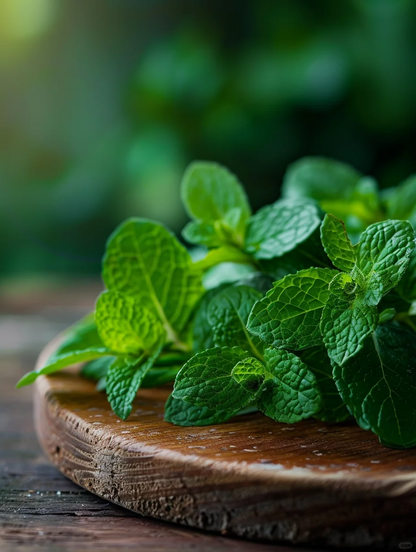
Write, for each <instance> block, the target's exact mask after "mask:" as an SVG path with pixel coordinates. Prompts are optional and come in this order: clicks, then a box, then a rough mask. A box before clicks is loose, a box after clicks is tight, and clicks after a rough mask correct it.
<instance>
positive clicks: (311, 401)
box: [257, 349, 321, 424]
mask: <svg viewBox="0 0 416 552" xmlns="http://www.w3.org/2000/svg"><path fill="white" fill-rule="evenodd" d="M264 359H265V364H266V368H265V369H264V370H265V373H266V379H265V381H264V383H263V385H262V386H261V388H260V391H259V394H258V397H259V398H258V400H257V408H258V409H259V410H261V412H263V413H264V414H266V416H269V417H270V418H272V419H273V420H275V421H276V422H285V423H289V424H292V423H294V422H298V421H300V420H303V419H304V418H309V417H310V416H313V415H314V414H315V413H316V412H318V411H319V410H320V408H321V394H320V392H319V389H318V386H317V383H316V379H315V376H314V374H313V372H312V371H311V370H309V369H308V367H307V366H306V365H305V364H304V363H303V362H302V361H301V359H300V358H299V357H297V356H296V355H294V354H293V353H289V352H288V351H282V350H278V349H266V351H265V354H264Z"/></svg>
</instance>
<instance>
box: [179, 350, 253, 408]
mask: <svg viewBox="0 0 416 552" xmlns="http://www.w3.org/2000/svg"><path fill="white" fill-rule="evenodd" d="M249 357H250V355H249V354H248V353H247V352H245V351H243V350H242V349H240V348H239V347H233V348H230V347H223V348H221V349H220V348H219V347H216V348H213V349H208V350H206V351H203V352H202V353H197V354H196V355H195V356H193V357H192V358H191V359H190V360H189V361H188V362H187V363H186V364H185V365H184V366H183V368H182V369H181V370H180V372H179V373H178V375H177V377H176V381H175V386H174V390H173V397H174V398H175V399H181V400H184V401H186V402H189V403H190V404H193V405H195V406H206V407H207V408H209V409H212V410H216V409H220V410H224V411H227V412H235V411H236V410H241V409H242V408H244V407H245V406H247V404H248V403H249V402H251V400H252V398H253V393H252V392H251V391H247V390H246V389H244V387H243V386H241V385H239V383H237V381H235V380H234V379H233V378H232V376H231V373H232V370H233V368H234V366H235V365H236V364H238V363H239V362H240V361H242V360H245V359H247V358H249Z"/></svg>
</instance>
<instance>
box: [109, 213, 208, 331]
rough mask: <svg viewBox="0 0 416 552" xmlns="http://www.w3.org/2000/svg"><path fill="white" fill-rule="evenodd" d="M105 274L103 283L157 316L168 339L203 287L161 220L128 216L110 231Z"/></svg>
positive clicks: (182, 322) (182, 325)
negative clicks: (113, 230) (114, 229)
mask: <svg viewBox="0 0 416 552" xmlns="http://www.w3.org/2000/svg"><path fill="white" fill-rule="evenodd" d="M103 279H104V282H105V284H106V287H107V289H109V290H110V291H119V292H121V293H125V294H126V295H129V296H131V297H133V298H134V299H135V301H136V302H137V303H138V304H139V305H141V306H142V307H144V308H147V309H149V310H151V311H152V312H153V314H155V315H156V316H158V318H159V319H160V320H161V322H162V323H163V325H164V327H165V330H166V333H167V339H168V340H169V341H178V334H180V332H182V330H183V329H184V328H185V326H186V324H187V322H188V319H189V317H190V315H191V313H192V311H193V309H194V307H195V305H196V303H197V301H198V300H199V299H200V297H201V295H202V293H203V289H202V283H201V275H200V274H199V273H198V271H197V270H195V268H194V267H193V265H192V261H191V257H190V255H189V253H188V252H187V251H186V249H185V248H184V247H183V246H182V245H181V244H180V243H179V242H178V240H177V239H176V238H175V237H174V236H173V235H172V234H171V232H169V231H168V230H167V229H166V228H165V227H164V226H162V225H160V224H157V223H155V222H151V221H148V220H145V219H130V220H128V221H126V222H125V223H123V224H122V225H121V226H119V227H118V228H117V230H116V231H115V232H114V233H113V235H112V236H111V237H110V239H109V241H108V244H107V250H106V254H105V257H104V260H103Z"/></svg>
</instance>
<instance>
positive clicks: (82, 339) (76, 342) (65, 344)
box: [53, 313, 104, 356]
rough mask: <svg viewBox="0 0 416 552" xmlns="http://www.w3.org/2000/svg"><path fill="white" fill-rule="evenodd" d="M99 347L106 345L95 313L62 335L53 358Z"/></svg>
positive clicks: (88, 315)
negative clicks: (98, 328)
mask: <svg viewBox="0 0 416 552" xmlns="http://www.w3.org/2000/svg"><path fill="white" fill-rule="evenodd" d="M97 347H98V348H101V347H104V344H103V342H102V339H101V337H100V336H99V334H98V331H97V325H96V323H95V317H94V313H91V314H87V316H85V317H84V318H82V319H81V320H79V321H78V322H76V323H75V324H73V325H72V326H70V327H69V328H68V329H67V330H65V331H64V332H63V333H62V341H61V343H60V344H59V345H58V347H57V349H56V350H55V351H54V353H53V356H59V355H63V354H66V353H72V352H73V351H81V350H83V349H94V348H97Z"/></svg>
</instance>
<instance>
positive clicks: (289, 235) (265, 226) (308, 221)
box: [244, 200, 321, 259]
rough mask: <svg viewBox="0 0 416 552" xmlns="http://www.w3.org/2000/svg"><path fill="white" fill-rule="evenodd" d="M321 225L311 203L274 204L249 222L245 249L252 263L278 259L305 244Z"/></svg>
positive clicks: (314, 207)
mask: <svg viewBox="0 0 416 552" xmlns="http://www.w3.org/2000/svg"><path fill="white" fill-rule="evenodd" d="M320 223H321V218H320V216H319V211H318V208H317V207H316V205H314V204H313V203H309V202H305V201H300V202H299V201H298V202H293V201H288V200H279V201H276V202H275V203H273V204H272V205H267V206H266V207H263V208H262V209H260V210H259V211H258V212H257V213H256V214H255V215H253V216H252V217H251V218H250V220H249V222H248V226H247V232H246V239H245V243H244V249H245V251H247V252H248V253H250V254H251V255H253V257H254V258H255V259H272V258H273V257H281V256H282V255H283V254H284V253H286V252H288V251H291V250H292V249H294V248H295V247H296V245H297V244H299V243H302V242H303V241H305V240H306V239H307V238H308V237H309V236H310V235H311V234H312V233H313V231H314V230H315V229H316V228H318V226H319V225H320Z"/></svg>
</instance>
